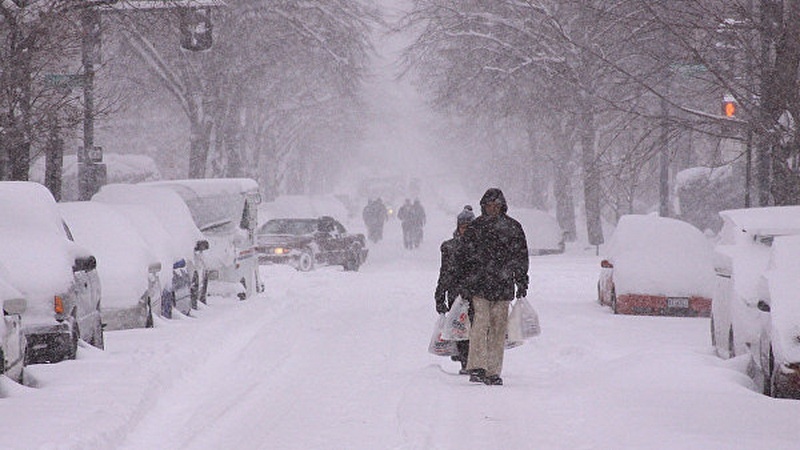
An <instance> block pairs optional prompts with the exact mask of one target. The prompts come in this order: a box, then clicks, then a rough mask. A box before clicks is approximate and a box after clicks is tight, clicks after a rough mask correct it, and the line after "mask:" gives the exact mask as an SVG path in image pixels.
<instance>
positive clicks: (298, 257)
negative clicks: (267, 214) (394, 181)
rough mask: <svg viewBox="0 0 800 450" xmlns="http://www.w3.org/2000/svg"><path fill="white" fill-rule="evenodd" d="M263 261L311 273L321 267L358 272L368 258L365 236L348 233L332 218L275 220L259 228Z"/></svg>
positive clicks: (260, 252) (259, 250)
mask: <svg viewBox="0 0 800 450" xmlns="http://www.w3.org/2000/svg"><path fill="white" fill-rule="evenodd" d="M257 241H258V245H257V250H258V255H259V262H261V263H264V264H266V263H277V264H290V265H292V266H294V267H295V268H296V269H297V270H300V271H303V272H307V271H310V270H313V269H314V268H315V267H317V266H320V265H341V266H342V267H343V268H344V270H348V271H357V270H358V269H359V267H361V265H362V264H363V263H364V261H366V259H367V254H368V250H367V244H366V239H365V238H364V235H363V234H362V233H348V232H347V230H346V229H345V227H344V226H343V225H342V224H341V223H340V222H339V221H338V220H336V219H334V218H333V217H330V216H322V217H319V218H316V219H272V220H268V221H267V222H266V223H264V224H263V225H261V226H260V227H259V228H258V233H257Z"/></svg>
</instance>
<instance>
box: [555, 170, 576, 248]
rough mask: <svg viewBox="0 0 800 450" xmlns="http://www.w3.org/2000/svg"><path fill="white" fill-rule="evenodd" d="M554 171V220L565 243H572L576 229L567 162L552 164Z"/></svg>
mask: <svg viewBox="0 0 800 450" xmlns="http://www.w3.org/2000/svg"><path fill="white" fill-rule="evenodd" d="M554 169H555V177H554V178H555V179H554V183H553V194H554V196H555V198H556V220H558V225H559V226H560V227H561V229H562V230H564V239H565V240H566V241H567V242H574V241H575V239H576V238H577V235H578V227H577V225H576V224H575V203H574V201H573V198H572V183H571V182H570V175H571V173H570V172H571V171H570V170H569V162H567V163H563V162H557V163H555V164H554Z"/></svg>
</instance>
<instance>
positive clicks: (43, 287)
mask: <svg viewBox="0 0 800 450" xmlns="http://www.w3.org/2000/svg"><path fill="white" fill-rule="evenodd" d="M0 255H13V258H8V259H5V258H4V265H5V267H6V269H7V271H8V282H9V283H10V284H11V285H12V286H13V287H14V288H16V289H17V290H19V291H20V292H21V293H22V294H23V295H24V296H25V297H26V298H27V299H28V311H30V312H31V313H34V312H39V313H47V314H51V315H52V310H53V296H54V295H56V294H65V293H67V292H69V290H70V287H71V286H72V283H73V279H74V278H73V273H72V266H73V265H74V264H75V258H77V257H85V256H88V255H89V252H88V251H86V250H85V249H83V248H81V247H80V246H78V245H76V244H75V243H73V242H70V241H69V240H67V238H66V237H64V238H62V237H60V236H58V235H53V234H50V233H30V232H27V230H24V231H17V230H7V229H2V228H0Z"/></svg>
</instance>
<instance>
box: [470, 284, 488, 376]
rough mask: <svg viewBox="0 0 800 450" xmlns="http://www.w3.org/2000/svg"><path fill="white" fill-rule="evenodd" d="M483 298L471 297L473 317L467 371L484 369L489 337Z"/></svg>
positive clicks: (486, 309) (486, 311)
mask: <svg viewBox="0 0 800 450" xmlns="http://www.w3.org/2000/svg"><path fill="white" fill-rule="evenodd" d="M489 303H490V302H489V301H488V300H486V299H485V298H480V297H473V298H472V308H473V309H474V311H475V317H473V319H472V325H471V327H470V329H469V357H468V358H467V370H472V369H486V368H487V367H486V366H487V358H486V353H487V349H488V335H489V320H490V319H489V307H490V306H491V305H490V304H489Z"/></svg>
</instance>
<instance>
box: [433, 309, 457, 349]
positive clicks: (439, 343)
mask: <svg viewBox="0 0 800 450" xmlns="http://www.w3.org/2000/svg"><path fill="white" fill-rule="evenodd" d="M444 321H445V318H444V314H439V318H438V319H437V320H436V326H435V327H434V328H433V335H432V336H431V343H430V344H429V345H428V352H429V353H433V354H434V355H439V356H453V355H455V354H458V348H457V347H456V341H448V340H446V339H443V338H442V328H443V327H444Z"/></svg>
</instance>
